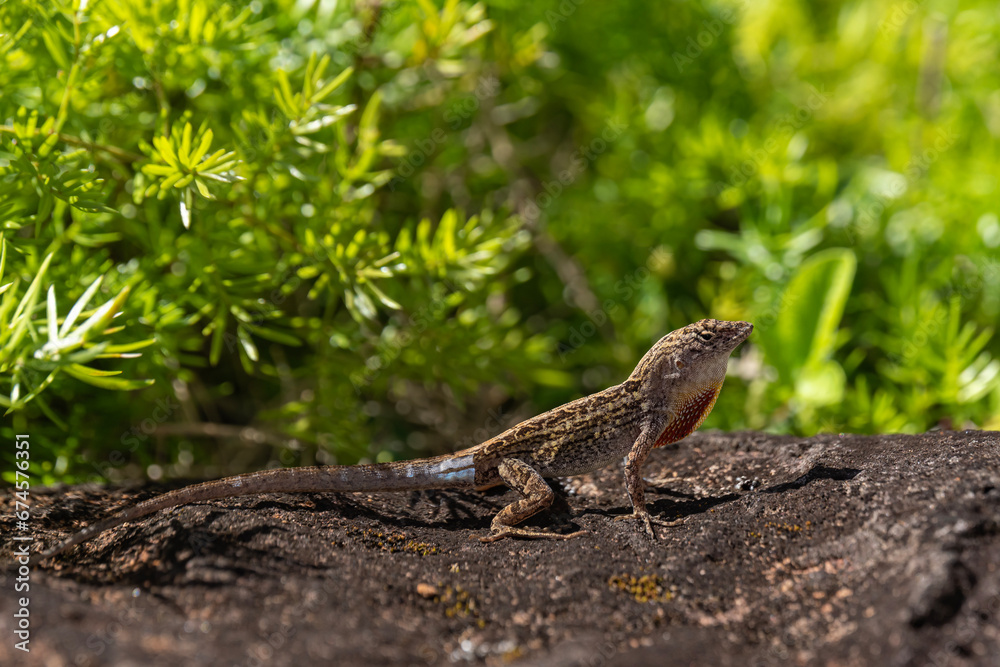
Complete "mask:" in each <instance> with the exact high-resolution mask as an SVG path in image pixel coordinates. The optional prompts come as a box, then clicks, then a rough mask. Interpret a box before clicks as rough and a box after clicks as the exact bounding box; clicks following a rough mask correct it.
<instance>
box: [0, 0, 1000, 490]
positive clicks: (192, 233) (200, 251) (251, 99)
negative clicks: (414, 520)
mask: <svg viewBox="0 0 1000 667" xmlns="http://www.w3.org/2000/svg"><path fill="white" fill-rule="evenodd" d="M959 4H960V6H954V7H951V6H949V7H947V8H942V7H935V8H933V10H932V9H931V8H929V7H924V6H921V5H916V4H913V3H910V4H905V3H904V4H902V5H901V4H899V3H895V2H891V1H889V0H886V1H880V0H873V1H872V2H865V3H856V2H849V1H844V2H838V3H834V5H831V6H829V7H826V6H824V7H823V8H819V7H815V6H813V5H811V4H809V3H804V2H791V3H780V4H779V3H764V4H747V3H737V2H730V1H729V0H707V1H706V2H704V3H688V2H684V3H668V4H666V5H658V4H655V3H654V4H650V3H643V2H638V1H637V0H626V1H624V2H621V3H614V4H613V5H610V4H607V3H569V4H567V3H563V4H561V5H559V4H557V3H538V4H532V3H522V2H510V1H509V0H504V1H502V2H501V1H499V0H496V1H494V0H490V1H488V2H477V3H471V2H458V1H456V0H443V1H442V2H438V3H435V2H432V1H430V0H427V1H425V0H420V1H419V2H382V1H381V0H359V1H358V2H352V3H327V2H319V1H317V2H294V1H293V0H274V1H273V2H253V3H250V4H248V5H246V6H243V5H238V4H232V3H228V2H223V1H222V0H152V1H151V2H150V1H147V2H139V1H138V0H104V1H103V2H90V3H87V2H81V1H80V0H57V1H55V2H47V3H39V2H27V1H23V2H7V3H3V4H0V73H2V76H3V77H4V81H5V85H4V88H3V90H2V91H0V234H2V237H0V252H2V258H0V325H2V329H0V354H2V357H0V405H2V406H3V407H4V408H5V409H6V410H7V411H8V413H9V414H8V422H5V423H4V425H3V426H2V427H0V437H3V438H6V439H8V440H9V439H12V437H13V433H15V432H28V433H31V434H32V436H33V440H32V442H33V444H34V445H35V449H36V450H37V451H36V452H35V455H33V457H32V461H33V464H35V465H37V466H38V470H36V471H35V472H36V474H37V475H38V476H40V477H41V478H42V479H43V480H46V481H53V480H57V479H63V480H72V479H80V478H83V477H87V476H91V475H94V474H95V472H96V474H97V475H99V476H102V477H107V476H112V477H115V476H118V477H126V476H135V475H141V474H143V472H145V471H158V472H159V473H160V474H166V475H191V474H200V475H206V476H208V475H216V474H222V473H224V472H230V471H236V470H243V469H248V468H253V467H262V466H264V465H268V464H274V463H277V464H283V465H290V464H296V463H297V464H308V463H311V462H313V461H320V462H333V461H341V462H352V461H355V460H358V459H362V458H365V459H379V460H386V459H391V458H395V457H399V456H409V455H413V454H414V453H421V452H430V451H443V450H446V449H448V448H450V447H453V446H454V443H456V442H463V443H464V442H468V441H469V440H471V439H474V437H473V436H474V435H475V434H481V432H482V431H483V430H484V424H491V425H496V427H497V428H499V427H500V426H510V425H512V423H513V422H512V421H511V420H513V419H516V416H521V417H523V416H527V415H528V414H530V413H532V412H536V411H540V410H542V409H545V408H548V407H552V406H553V405H556V404H558V403H560V402H564V401H566V400H569V399H571V398H573V397H575V396H578V395H581V394H583V393H589V392H592V391H595V390H598V389H600V388H602V387H604V386H607V385H609V384H611V383H613V382H616V381H619V380H620V379H621V378H622V377H624V375H625V374H626V373H627V372H628V371H629V370H630V369H631V367H632V366H633V365H634V363H635V361H636V360H637V359H638V358H639V357H640V356H641V355H642V353H643V352H644V351H645V350H646V349H648V347H649V346H650V344H651V343H652V342H653V341H655V340H656V339H657V338H659V337H660V336H662V335H663V334H664V333H666V332H667V331H669V330H670V329H673V328H676V327H678V326H682V325H684V324H686V323H688V322H691V321H693V320H695V319H698V318H700V317H706V316H712V317H719V318H727V319H736V318H739V319H748V320H750V321H753V322H754V323H755V324H756V325H757V327H756V332H755V335H754V337H753V338H752V339H751V341H750V343H749V344H748V345H747V346H746V348H745V350H744V352H743V353H742V355H741V356H740V358H739V359H738V360H737V362H736V363H735V364H734V366H733V375H734V376H735V377H734V378H733V379H732V380H731V381H730V382H729V383H728V385H727V389H726V391H725V392H723V394H722V396H721V397H720V400H719V403H718V405H717V407H716V409H715V411H714V412H713V414H712V416H711V417H710V419H709V421H708V422H707V424H706V426H718V427H723V428H729V429H732V428H745V427H751V428H766V429H771V430H776V431H785V432H795V433H802V434H811V433H815V432H818V431H831V430H833V431H836V430H851V431H860V432H881V431H920V430H924V429H927V428H931V427H933V426H936V425H944V426H954V427H965V426H970V425H971V426H978V427H993V428H997V427H1000V421H998V419H997V417H996V415H998V414H1000V360H998V358H997V357H998V355H1000V343H998V341H997V339H996V338H994V337H993V335H992V333H993V329H992V326H991V325H992V323H993V322H994V321H995V320H996V319H997V316H998V315H1000V261H998V260H997V258H996V257H997V248H1000V219H998V217H997V214H996V212H995V210H993V208H991V204H990V202H991V201H992V200H991V199H990V197H991V193H992V192H993V189H994V187H995V183H996V182H997V180H998V179H1000V173H998V171H1000V161H998V160H996V153H997V142H996V137H997V136H998V135H1000V123H998V122H997V118H1000V101H998V99H997V96H996V94H995V91H996V90H997V88H998V83H1000V82H998V81H997V80H996V79H997V75H996V74H995V73H994V72H993V70H994V69H995V68H990V67H989V64H990V63H993V62H995V60H996V56H997V55H998V54H997V53H996V51H997V46H996V45H997V44H1000V40H998V39H997V37H1000V34H998V33H1000V19H998V18H997V16H996V13H995V12H994V11H993V10H992V6H991V5H990V4H989V3H987V2H985V0H983V1H981V2H979V1H965V2H962V3H959ZM932 12H933V13H932ZM942 40H943V42H942ZM942 43H943V44H944V45H945V46H947V47H948V48H943V47H942ZM594 45H600V48H595V47H594ZM612 122H613V123H614V128H615V131H614V132H613V133H609V132H607V131H606V130H607V128H608V127H610V124H611V123H612ZM3 275H6V276H7V278H6V280H9V282H8V283H7V284H5V285H4V284H3V283H2V277H3ZM92 303H97V304H102V305H100V306H97V307H96V308H92V307H91V305H90V304H92ZM60 313H66V314H65V315H64V316H60ZM112 318H113V321H112ZM113 390H123V391H113ZM525 400H528V401H529V402H530V405H526V406H522V405H521V403H523V402H524V401H525ZM496 415H502V416H503V419H500V418H497V416H496ZM508 416H509V417H508ZM491 428H492V426H491ZM5 456H6V454H5ZM154 463H155V464H157V467H156V468H150V467H149V466H150V465H151V464H154ZM6 470H12V468H11V467H10V466H8V467H7V468H6ZM5 474H6V473H5Z"/></svg>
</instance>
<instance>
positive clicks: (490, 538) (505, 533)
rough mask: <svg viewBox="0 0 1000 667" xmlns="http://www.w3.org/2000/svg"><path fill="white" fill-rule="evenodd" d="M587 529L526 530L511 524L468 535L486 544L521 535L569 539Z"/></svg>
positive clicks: (531, 537) (536, 538)
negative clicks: (486, 532) (484, 532)
mask: <svg viewBox="0 0 1000 667" xmlns="http://www.w3.org/2000/svg"><path fill="white" fill-rule="evenodd" d="M588 533H589V531H586V530H578V531H576V532H575V533H547V532H545V531H541V530H528V529H526V528H514V527H512V526H507V527H504V528H502V529H500V530H495V531H494V532H492V533H490V534H489V535H486V536H485V537H476V536H475V535H470V536H469V539H470V540H476V539H478V540H479V541H480V542H482V543H484V544H486V543H488V542H496V541H497V540H502V539H503V538H505V537H523V538H527V539H534V540H570V539H573V538H574V537H580V536H581V535H587V534H588Z"/></svg>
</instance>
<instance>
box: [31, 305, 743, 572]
mask: <svg viewBox="0 0 1000 667" xmlns="http://www.w3.org/2000/svg"><path fill="white" fill-rule="evenodd" d="M751 331H753V325H751V324H749V323H748V322H725V321H720V320H701V321H699V322H695V323H694V324H690V325H688V326H686V327H684V328H682V329H678V330H676V331H673V332H671V333H669V334H667V335H666V336H664V337H663V338H661V339H660V340H659V341H658V342H657V343H656V344H655V345H654V346H653V347H652V348H651V349H650V350H649V352H647V353H646V355H645V356H643V358H642V359H641V360H640V361H639V364H638V365H637V366H636V368H635V370H634V371H633V372H632V374H631V375H630V376H629V377H628V379H627V380H625V381H624V382H622V383H621V384H619V385H615V386H613V387H609V388H608V389H605V390H604V391H600V392H597V393H596V394H592V395H590V396H585V397H583V398H580V399H578V400H575V401H572V402H570V403H567V404H565V405H562V406H560V407H558V408H555V409H553V410H549V411H548V412H546V413H543V414H541V415H538V416H537V417H532V418H531V419H528V420H526V421H523V422H521V423H520V424H518V425H517V426H514V427H513V428H511V429H509V430H507V431H505V432H503V433H501V434H500V435H498V436H496V437H494V438H491V439H489V440H487V441H486V442H483V443H481V444H479V445H476V446H475V447H471V448H469V449H464V450H462V451H459V452H455V453H454V454H449V455H446V456H438V457H433V458H427V459H419V460H416V461H401V462H397V463H376V464H370V465H356V466H318V467H307V468H283V469H277V470H265V471H261V472H255V473H248V474H244V475H236V476H234V477H227V478H225V479H219V480H214V481H211V482H204V483H202V484H195V485H193V486H188V487H185V488H183V489H177V490H176V491H171V492H169V493H165V494H163V495H161V496H157V497H155V498H151V499H149V500H146V501H144V502H141V503H139V504H137V505H135V506H133V507H130V508H128V509H126V510H123V511H122V512H119V513H117V514H115V515H113V516H111V517H108V518H107V519H104V520H102V521H99V522H97V523H96V524H94V525H93V526H90V527H88V528H85V529H83V530H81V531H80V532H78V533H76V534H75V535H73V536H71V537H70V538H69V539H67V540H65V541H64V542H61V543H60V544H58V545H57V546H55V547H53V548H51V549H49V550H47V551H44V552H42V553H40V554H36V555H35V556H33V557H32V558H31V562H32V563H34V562H38V561H40V560H43V559H46V558H50V557H52V556H55V555H57V554H59V553H62V552H63V551H65V550H67V549H69V548H71V547H73V546H74V545H77V544H80V543H81V542H85V541H87V540H89V539H91V538H93V537H94V536H96V535H99V534H100V533H103V532H104V531H107V530H111V529H112V528H116V527H118V526H120V525H121V524H123V523H125V522H127V521H131V520H133V519H137V518H139V517H142V516H145V515H147V514H151V513H153V512H156V511H158V510H161V509H167V508H170V507H175V506H178V505H185V504H188V503H193V502H200V501H205V500H213V499H216V498H227V497H232V496H243V495H253V494H259V493H275V492H283V493H304V492H316V491H337V492H346V491H403V490H411V489H430V488H475V489H487V488H489V487H492V486H496V485H498V484H506V485H507V486H509V487H510V488H512V489H515V490H516V491H518V492H519V493H520V494H521V496H522V498H521V499H520V500H517V501H515V502H513V503H511V504H510V505H508V506H506V507H504V508H503V509H502V510H501V511H500V512H498V513H497V515H496V516H495V517H494V519H493V523H492V526H491V532H490V535H487V536H485V537H482V538H480V540H481V541H483V542H493V541H495V540H499V539H503V538H505V537H527V538H545V539H569V538H573V537H577V536H579V535H583V534H585V533H586V531H578V532H575V533H569V534H558V533H549V532H544V531H536V530H529V529H525V528H520V527H518V526H517V524H519V523H521V522H522V521H524V520H525V519H527V518H528V517H530V516H532V515H534V514H536V513H537V512H539V511H541V510H543V509H546V508H547V507H548V506H549V505H551V504H552V500H553V497H554V495H553V492H552V489H551V488H549V486H548V484H547V483H546V482H545V478H550V477H563V476H568V475H579V474H583V473H587V472H592V471H594V470H598V469H600V468H603V467H605V466H607V465H609V464H611V463H614V462H615V461H618V460H619V459H621V458H622V457H626V458H625V489H626V491H627V492H628V496H629V499H630V500H631V503H632V514H630V515H627V516H624V517H618V518H619V519H634V520H637V521H639V522H641V523H642V524H643V525H644V526H645V529H646V531H647V532H648V533H649V534H650V535H651V536H652V537H653V538H654V539H655V537H656V533H655V531H654V529H653V524H660V525H667V526H670V525H676V524H677V523H678V522H667V521H663V520H661V519H657V518H655V517H653V516H651V515H650V514H649V512H648V511H647V510H646V504H645V500H644V494H643V480H642V466H643V464H644V463H645V461H646V457H647V456H648V455H649V452H650V451H652V450H653V448H655V447H662V446H663V445H667V444H670V443H672V442H677V441H678V440H680V439H682V438H684V437H686V436H687V435H689V434H690V433H691V432H693V431H694V430H695V429H697V428H698V427H699V426H701V423H702V422H703V421H704V420H705V418H706V417H707V416H708V413H709V412H711V410H712V406H713V405H715V399H716V398H717V397H718V395H719V391H720V390H721V389H722V382H723V380H724V379H725V376H726V365H727V361H728V359H729V355H730V353H731V352H732V351H733V350H734V349H736V347H737V346H738V345H739V344H740V343H742V342H743V341H744V340H746V338H747V336H749V335H750V332H751Z"/></svg>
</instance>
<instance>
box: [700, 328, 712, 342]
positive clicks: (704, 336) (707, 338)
mask: <svg viewBox="0 0 1000 667" xmlns="http://www.w3.org/2000/svg"><path fill="white" fill-rule="evenodd" d="M698 338H700V339H702V340H703V341H705V342H706V343H707V342H708V341H710V340H712V339H713V338H715V334H714V333H712V332H711V331H702V332H701V333H700V334H698Z"/></svg>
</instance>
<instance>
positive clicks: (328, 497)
mask: <svg viewBox="0 0 1000 667" xmlns="http://www.w3.org/2000/svg"><path fill="white" fill-rule="evenodd" d="M645 472H646V479H647V480H648V482H649V490H648V492H647V502H649V505H650V509H651V510H653V511H654V512H657V513H661V514H662V515H663V516H665V517H668V518H676V517H680V518H684V520H685V522H684V524H683V525H681V526H679V527H676V528H665V529H660V540H659V541H657V542H653V541H652V540H650V539H649V538H647V537H646V536H645V535H644V534H643V533H641V532H639V530H638V529H637V526H636V525H634V524H633V523H632V522H629V521H624V522H622V521H612V518H613V517H614V516H616V515H619V514H624V513H626V512H627V511H628V503H627V500H626V498H625V495H624V491H623V488H622V483H621V468H620V466H612V467H610V468H608V469H606V470H603V471H601V472H599V473H596V474H593V475H589V476H582V477H578V478H573V479H569V480H565V481H564V483H563V486H564V489H565V491H566V498H565V502H564V503H561V506H558V504H557V506H554V507H553V509H552V511H551V512H549V513H547V514H544V515H540V516H538V517H535V518H534V519H533V520H532V521H530V522H529V525H534V526H541V527H545V528H547V529H554V530H559V531H562V532H567V531H570V530H573V529H577V528H585V529H587V530H589V531H591V535H588V536H586V537H583V538H579V539H574V540H569V541H565V542H559V541H511V540H503V541H499V542H496V543H493V544H480V543H479V542H478V541H472V540H470V539H469V538H470V536H473V535H482V534H485V533H486V532H487V531H488V527H489V521H490V517H491V515H492V514H493V513H494V512H495V511H496V510H497V509H499V508H500V507H501V506H502V505H503V504H505V503H506V502H509V501H510V500H512V499H513V497H514V494H513V492H510V491H503V490H497V491H496V492H493V491H491V492H488V493H485V494H477V493H473V492H469V493H460V492H445V491H441V492H422V493H414V494H389V493H386V494H343V495H335V494H307V495H282V494H272V495H267V496H261V497H254V498H239V499H231V500H224V501H217V502H211V503H204V504H198V505H190V506H186V507H182V508H177V509H175V510H172V511H167V512H161V513H159V514H156V515H153V516H151V517H146V518H144V519H142V520H140V521H137V522H135V523H133V524H128V525H126V526H124V527H122V528H119V529H118V530H115V531H112V532H111V533H108V534H105V535H103V536H101V537H99V538H97V539H95V540H94V541H92V542H90V543H88V544H84V545H82V546H80V547H77V548H76V549H75V550H74V551H72V552H71V553H69V554H66V555H63V556H61V557H59V558H57V559H56V560H55V561H54V562H51V561H50V562H48V563H47V564H46V565H45V566H44V567H42V568H40V569H37V570H35V571H33V572H32V573H31V578H30V587H31V588H30V592H28V593H27V594H25V593H15V592H14V581H13V579H14V577H13V576H6V577H3V576H0V579H5V580H4V581H2V582H0V586H2V590H3V591H4V593H3V595H2V597H0V635H2V636H3V637H4V640H3V642H2V644H0V664H3V665H15V664H25V665H52V666H58V665H71V664H72V665H104V664H120V665H126V664H127V665H133V664H134V665H144V666H149V667H151V666H155V665H179V664H184V665H248V666H257V665H310V664H336V665H414V664H432V665H440V664H451V663H457V664H464V663H480V664H483V663H485V664H509V663H513V664H516V665H525V666H529V665H530V666H538V667H541V666H546V667H555V666H557V665H559V666H561V665H592V666H595V667H597V666H613V665H621V666H624V665H741V666H743V665H790V664H806V665H811V664H820V665H899V666H904V665H990V666H995V665H997V664H1000V660H998V656H1000V434H998V433H989V432H973V431H968V432H935V433H928V434H925V435H919V436H896V435H893V436H876V437H861V436H844V435H840V436H838V435H824V436H819V437H815V438H793V437H776V436H771V435H766V434H760V433H735V434H713V433H708V434H696V435H694V436H692V437H690V438H688V439H687V440H685V441H684V442H683V443H681V444H680V445H675V446H671V447H668V448H665V449H663V450H658V451H656V452H654V454H653V456H652V457H651V459H650V462H649V463H648V464H647V467H646V470H645ZM166 488H168V487H164V486H153V485H150V486H147V487H143V488H141V489H130V490H111V491H107V490H100V489H98V488H96V487H75V488H70V489H61V490H58V491H56V490H52V491H47V490H42V489H37V490H34V489H33V490H32V496H31V497H32V501H33V507H32V517H31V528H32V530H34V531H35V536H36V537H37V538H38V539H40V540H43V541H44V542H45V543H46V544H48V543H50V542H51V541H53V540H55V539H56V538H57V537H59V536H62V535H64V534H65V533H67V532H69V531H71V530H74V529H76V528H79V527H81V526H82V525H83V524H84V523H89V522H92V521H94V520H95V519H97V518H99V517H102V516H104V515H105V514H107V513H108V512H110V511H112V510H114V509H116V508H118V507H120V506H122V505H123V504H129V503H133V502H135V501H136V500H139V499H142V498H146V497H149V496H150V495H152V494H154V493H159V492H162V491H163V490H165V489H166ZM169 488H172V487H169ZM2 505H3V512H2V515H0V516H2V521H0V525H2V526H3V530H4V535H5V536H11V535H13V534H15V532H14V518H13V510H14V508H13V495H12V492H11V491H10V490H7V491H6V492H4V493H3V495H2ZM14 547H15V545H14V543H13V542H12V541H11V540H10V539H5V540H4V544H3V546H2V548H0V558H2V559H3V561H4V562H7V561H8V560H9V559H10V555H11V553H12V552H13V549H14ZM24 595H27V596H28V597H29V599H30V606H29V609H30V618H31V642H30V648H31V652H30V653H28V654H25V653H22V652H21V651H17V650H15V649H14V648H13V645H14V643H15V641H17V640H16V639H14V638H13V630H14V627H13V613H14V612H15V611H16V610H17V602H16V600H17V598H18V597H21V596H24Z"/></svg>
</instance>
